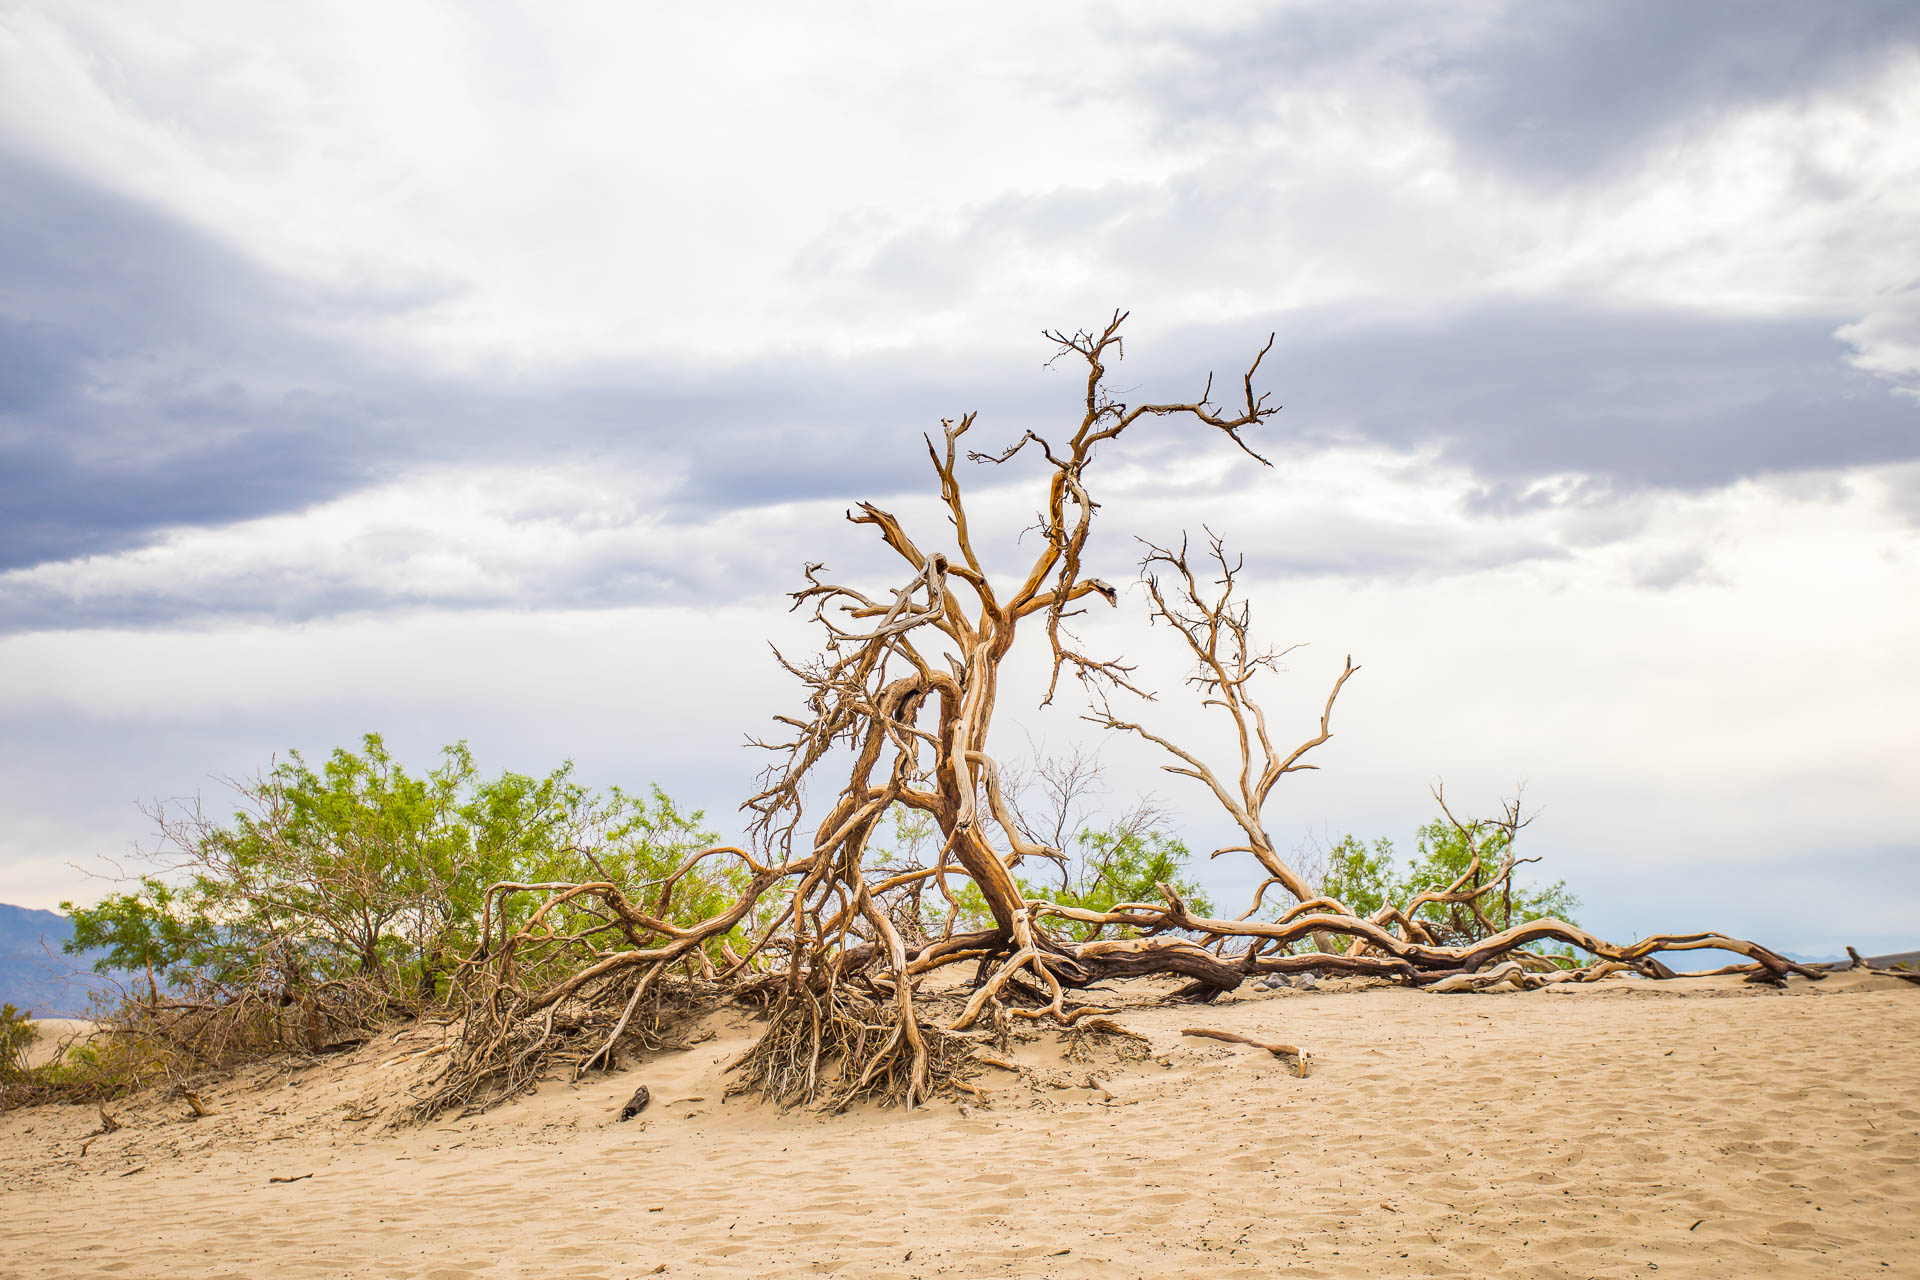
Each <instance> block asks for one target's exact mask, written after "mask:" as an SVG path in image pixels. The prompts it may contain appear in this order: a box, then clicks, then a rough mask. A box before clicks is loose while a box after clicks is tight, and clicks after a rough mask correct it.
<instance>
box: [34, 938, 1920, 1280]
mask: <svg viewBox="0 0 1920 1280" xmlns="http://www.w3.org/2000/svg"><path fill="white" fill-rule="evenodd" d="M1329 985H1330V986H1331V987H1336V988H1341V989H1326V990H1321V991H1315V992H1300V991H1282V992H1276V993H1265V992H1248V993H1246V994H1244V995H1238V996H1235V997H1232V998H1229V999H1227V1000H1224V1001H1222V1002H1221V1003H1220V1004H1218V1005H1216V1006H1214V1007H1211V1008H1201V1009H1196V1008H1194V1007H1193V1006H1185V1007H1171V1008H1170V1007H1155V1006H1146V1007H1137V1008H1129V1009H1127V1010H1125V1011H1124V1012H1123V1013H1122V1014H1121V1015H1120V1017H1121V1020H1122V1021H1123V1022H1124V1023H1126V1024H1127V1025H1129V1026H1131V1027H1133V1028H1135V1029H1137V1030H1138V1031H1140V1032H1142V1033H1144V1034H1145V1035H1146V1036H1147V1037H1148V1038H1149V1040H1150V1041H1151V1052H1150V1053H1149V1054H1147V1055H1145V1056H1136V1057H1133V1058H1131V1059H1129V1058H1123V1057H1121V1056H1118V1055H1115V1054H1112V1053H1105V1054H1103V1055H1102V1056H1101V1057H1100V1059H1099V1060H1098V1061H1096V1062H1094V1063H1086V1062H1070V1061H1067V1060H1066V1059H1065V1058H1064V1057H1063V1056H1062V1053H1061V1050H1060V1046H1059V1044H1058V1042H1057V1040H1055V1039H1053V1038H1052V1037H1048V1038H1045V1039H1042V1040H1039V1041H1035V1042H1031V1043H1023V1044H1021V1045H1019V1046H1018V1047H1017V1048H1016V1050H1015V1052H1014V1055H1013V1056H1014V1057H1015V1059H1016V1060H1017V1061H1018V1063H1019V1064H1020V1066H1021V1068H1022V1070H1021V1071H1020V1072H1019V1074H1018V1076H1017V1077H1016V1076H1015V1075H1014V1074H1012V1073H1008V1072H1005V1071H1001V1070H998V1069H993V1070H988V1071H987V1072H985V1073H984V1074H982V1075H981V1076H979V1077H978V1078H977V1081H976V1083H978V1084H979V1085H981V1086H982V1087H984V1088H986V1089H988V1090H989V1091H990V1094H991V1099H990V1101H989V1102H988V1103H987V1104H985V1105H982V1104H973V1105H969V1106H966V1107H964V1108H962V1107H958V1106H954V1105H950V1104H944V1103H943V1104H938V1105H936V1106H934V1107H933V1108H931V1109H929V1110H926V1111H922V1112H919V1113H913V1114H907V1113H902V1112H897V1111H880V1110H865V1111H860V1112H857V1113H854V1114H849V1115H844V1116H837V1117H827V1116H820V1115H815V1114H811V1113H804V1112H800V1113H781V1112H778V1111H776V1110H774V1109H772V1108H769V1107H766V1106H763V1105H759V1104H756V1103H749V1102H746V1101H743V1100H740V1099H733V1100H731V1101H723V1100H722V1095H723V1092H724V1089H725V1086H726V1082H727V1078H726V1076H725V1075H724V1065H725V1063H727V1062H728V1061H730V1060H731V1059H732V1058H733V1057H734V1056H735V1055H736V1054H737V1053H738V1052H739V1051H740V1050H741V1049H742V1048H744V1047H745V1046H746V1045H747V1044H748V1043H749V1042H750V1040H751V1038H752V1036H753V1034H754V1028H753V1025H752V1023H751V1022H750V1021H749V1020H747V1019H746V1018H745V1017H744V1016H741V1015H736V1014H731V1013H729V1014H726V1015H715V1016H714V1017H712V1018H710V1019H709V1020H708V1022H707V1025H706V1027H705V1030H706V1031H710V1032H712V1033H713V1038H712V1039H709V1040H706V1041H705V1042H703V1043H700V1044H697V1045H695V1046H694V1047H693V1048H691V1049H689V1050H687V1051H684V1052H679V1053H669V1054H663V1055H659V1056H656V1057H654V1058H652V1059H650V1060H646V1061H642V1062H640V1063H638V1064H635V1065H633V1066H632V1067H631V1068H630V1069H629V1070H626V1071H622V1072H618V1073H614V1074H612V1075H608V1076H599V1077H594V1078H591V1079H589V1080H587V1081H584V1082H582V1083H580V1084H579V1085H567V1084H564V1083H554V1084H549V1085H547V1086H545V1087H543V1088H542V1089H541V1091H540V1092H539V1093H538V1094H537V1095H535V1096H532V1097H530V1098H528V1099H525V1100H523V1101H521V1102H516V1103H514V1104H511V1105H509V1106H506V1107H502V1108H499V1109H497V1110H495V1111H493V1112H490V1113H488V1114H486V1115H483V1116H473V1117H466V1118H463V1119H447V1120H443V1121H441V1122H437V1123H433V1124H429V1125H425V1126H422V1127H416V1128H403V1129H391V1128H387V1127H384V1121H385V1119H386V1118H388V1117H389V1116H390V1115H391V1113H392V1109H393V1107H394V1106H395V1105H396V1102H397V1100H399V1099H401V1098H403V1097H404V1092H403V1089H402V1088H401V1086H403V1085H404V1084H405V1083H406V1082H407V1080H408V1079H410V1078H411V1077H412V1075H413V1074H414V1073H416V1072H419V1071H422V1070H425V1069H429V1068H430V1067H431V1064H432V1061H433V1057H434V1054H435V1053H436V1052H437V1051H438V1049H437V1046H438V1045H439V1044H440V1043H441V1042H442V1040H443V1038H444V1035H445V1032H444V1030H443V1029H440V1028H437V1027H432V1026H417V1027H412V1028H408V1029H405V1030H403V1031H402V1032H400V1033H398V1034H397V1035H389V1036H385V1037H382V1038H381V1039H380V1040H378V1041H376V1042H374V1043H371V1044H368V1045H365V1046H362V1047H361V1048H360V1049H358V1050H355V1051H353V1052H352V1053H350V1054H345V1055H340V1056H339V1057H337V1058H334V1059H331V1060H323V1061H322V1062H320V1063H319V1064H317V1065H314V1066H311V1067H307V1068H305V1069H290V1067H289V1066H288V1064H284V1063H283V1064H274V1065H271V1066H265V1067H261V1068H256V1069H254V1070H252V1071H250V1072H248V1073H244V1074H243V1075H242V1076H241V1077H238V1078H236V1079H234V1080H232V1081H229V1082H227V1083H225V1084H222V1085H218V1086H215V1087H212V1088H209V1089H207V1090H204V1091H202V1096H203V1098H205V1100H206V1101H207V1102H208V1103H209V1105H210V1106H211V1107H212V1109H213V1111H214V1114H213V1115H211V1116H209V1117H207V1118H205V1119H201V1120H196V1121H189V1120H186V1119H184V1118H183V1117H184V1113H185V1108H184V1105H183V1104H181V1103H179V1102H178V1101H177V1100H168V1099H165V1098H150V1099H144V1100H140V1101H138V1102H136V1103H133V1104H129V1105H127V1106H125V1107H122V1108H118V1109H116V1116H117V1117H118V1118H119V1119H121V1120H122V1121H123V1122H124V1123H125V1126H126V1127H125V1128H123V1129H122V1130H121V1131H119V1132H117V1133H114V1134H110V1135H105V1136H101V1137H97V1138H93V1139H92V1140H91V1142H90V1145H89V1148H88V1153H87V1154H86V1155H85V1156H84V1157H82V1156H80V1155H79V1154H78V1149H79V1146H80V1144H81V1143H82V1142H83V1141H86V1140H87V1134H88V1133H89V1132H90V1131H91V1130H93V1129H95V1128H97V1127H98V1120H97V1117H96V1116H95V1115H94V1113H93V1112H92V1111H91V1110H90V1109H82V1108H72V1107H60V1108H44V1109H37V1110H29V1111H23V1112H16V1113H13V1114H10V1115H6V1116H0V1207H3V1208H4V1212H5V1215H6V1220H7V1222H8V1224H9V1226H10V1228H11V1230H10V1231H9V1233H8V1234H9V1248H8V1253H7V1256H6V1257H5V1258H4V1259H0V1273H4V1274H7V1275H19V1276H23V1277H25V1276H34V1277H42V1276H44V1277H77V1276H99V1275H116V1276H160V1275H178V1274H180V1273H182V1272H185V1273H188V1274H193V1275H199V1276H232V1277H252V1276H259V1275H264V1274H269V1273H271V1274H273V1275H276V1276H291V1277H320V1276H383V1277H384V1276H393V1277H423V1278H431V1280H464V1278H465V1277H483V1276H484V1277H517V1276H529V1277H531V1276H563V1277H625V1276H640V1275H648V1274H664V1275H686V1276H707V1275H713V1276H730V1275H740V1276H747V1275H753V1276H761V1275H765V1276H812V1275H829V1274H831V1275H839V1276H926V1277H933V1276H1061V1277H1067V1276H1142V1277H1151V1276H1166V1275H1174V1274H1178V1275H1183V1276H1252V1275H1266V1274H1271V1273H1272V1272H1273V1271H1275V1270H1279V1269H1286V1270H1289V1271H1298V1272H1300V1273H1301V1274H1306V1275H1322V1276H1330V1277H1338V1276H1509V1275H1511V1276H1540V1277H1588V1276H1609V1277H1611V1276H1629V1275H1632V1276H1643V1275H1652V1274H1654V1273H1655V1272H1658V1273H1660V1274H1661V1275H1662V1276H1674V1275H1682V1276H1696V1275H1697V1276H1709V1275H1712V1276H1724V1275H1729V1274H1733V1275H1740V1274H1750V1275H1760V1274H1765V1275H1770V1276H1788V1277H1792V1276H1822V1277H1831V1276H1909V1277H1920V1072H1916V1071H1915V1070H1914V1068H1913V1063H1914V1061H1915V1060H1916V1057H1917V1056H1920V1055H1917V1054H1916V1050H1920V989H1916V988H1913V987H1909V986H1907V985H1905V984H1902V983H1900V982H1898V981H1897V980H1895V979H1891V978H1887V977H1880V976H1873V975H1866V974H1838V975H1835V976H1833V977H1831V978H1829V979H1828V980H1827V981H1825V982H1823V983H1818V984H1815V983H1808V982H1803V981H1800V980H1795V981H1794V982H1793V984H1792V986H1791V988H1790V989H1789V991H1788V992H1786V993H1784V994H1783V993H1778V992H1773V991H1769V990H1765V989H1757V988H1752V987H1747V986H1744V985H1742V984H1740V983H1738V982H1737V981H1736V980H1730V979H1687V980H1681V981H1678V982H1673V983H1660V984H1655V983H1646V982H1641V981H1637V980H1624V979H1616V980H1612V981H1609V982H1605V983H1601V984H1596V985H1595V986H1593V987H1585V988H1570V987H1560V988H1551V989H1548V990H1544V991H1539V992H1532V993H1525V994H1520V993H1511V994H1482V995H1457V996H1437V995H1432V994H1429V993H1423V992H1415V991H1407V990H1402V989H1398V988H1392V987H1386V986H1376V985H1368V984H1329ZM1356 987H1357V988H1359V989H1353V988H1356ZM1193 1025H1208V1026H1216V1027H1221V1028H1225V1029H1229V1030H1234V1031H1239V1032H1242V1033H1244V1034H1249V1035H1254V1036H1256V1037H1262V1038H1269V1039H1283V1040H1288V1041H1292V1042H1295V1043H1299V1044H1301V1045H1304V1046H1306V1047H1307V1048H1308V1049H1309V1050H1310V1051H1311V1052H1312V1054H1313V1063H1314V1066H1313V1072H1312V1074H1311V1075H1309V1076H1308V1077H1307V1078H1306V1079H1304V1080H1302V1079H1298V1078H1296V1077H1295V1075H1294V1072H1293V1068H1292V1066H1291V1064H1289V1063H1287V1062H1284V1061H1281V1060H1276V1059H1274V1058H1272V1057H1270V1056H1268V1055H1267V1054H1265V1053H1262V1052H1260V1051H1258V1050H1255V1049H1249V1048H1244V1047H1239V1046H1230V1045H1226V1044H1219V1043H1215V1042H1211V1041H1200V1040H1194V1039H1190V1038H1186V1037H1182V1036H1181V1035H1180V1034H1179V1029H1180V1028H1181V1027H1184V1026H1193ZM1090 1074H1091V1075H1092V1076H1093V1079H1091V1080H1089V1078H1088V1077H1089V1075H1090ZM642 1082H644V1083H646V1084H648V1086H649V1087H650V1089H651V1090H652V1092H653V1095H654V1098H655V1101H654V1103H653V1104H652V1105H651V1106H650V1107H649V1108H648V1110H647V1111H646V1112H645V1113H644V1114H643V1115H642V1116H641V1117H640V1118H638V1119H636V1120H634V1121H631V1122H628V1123H624V1124H622V1123H618V1122H617V1121H615V1119H614V1116H615V1113H616V1111H617V1109H618V1107H619V1105H620V1103H621V1102H622V1101H623V1100H624V1099H625V1098H626V1097H627V1095H628V1094H629V1093H630V1092H631V1091H632V1090H633V1087H634V1086H635V1085H636V1084H638V1083H642ZM304 1175H311V1176H304ZM274 1178H298V1179H300V1180H299V1181H293V1182H274V1181H271V1179H274Z"/></svg>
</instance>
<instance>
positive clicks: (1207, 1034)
mask: <svg viewBox="0 0 1920 1280" xmlns="http://www.w3.org/2000/svg"><path fill="white" fill-rule="evenodd" d="M1180 1034H1181V1035H1183V1036H1199V1037H1200V1038H1201V1039H1203V1040H1224V1041H1226V1042H1227V1043H1228V1044H1244V1045H1251V1046H1252V1047H1253V1048H1255V1049H1265V1050H1266V1051H1267V1052H1268V1053H1270V1054H1272V1055H1273V1056H1274V1057H1276V1058H1292V1059H1293V1066H1294V1073H1295V1074H1296V1075H1298V1076H1300V1077H1301V1078H1302V1079H1305V1078H1306V1074H1307V1051H1306V1050H1305V1049H1302V1048H1300V1047H1299V1046H1298V1045H1291V1044H1270V1043H1268V1042H1267V1041H1265V1040H1255V1039H1254V1038H1253V1037H1252V1036H1243V1035H1240V1034H1239V1033H1238V1032H1234V1031H1215V1030H1214V1029H1213V1028H1211V1027H1182V1028H1181V1030H1180Z"/></svg>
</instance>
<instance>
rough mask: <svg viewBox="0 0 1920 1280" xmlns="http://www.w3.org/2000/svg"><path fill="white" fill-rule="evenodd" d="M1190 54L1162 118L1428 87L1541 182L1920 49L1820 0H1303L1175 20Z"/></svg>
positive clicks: (1470, 134)
mask: <svg viewBox="0 0 1920 1280" xmlns="http://www.w3.org/2000/svg"><path fill="white" fill-rule="evenodd" d="M1160 34H1162V36H1163V37H1166V38H1170V39H1171V40H1173V41H1174V42H1176V45H1177V47H1178V48H1179V50H1180V56H1178V57H1175V58H1172V59H1169V60H1167V61H1166V62H1165V63H1164V64H1163V65H1162V66H1161V67H1159V68H1158V69H1157V71H1156V74H1155V75H1154V76H1153V77H1152V79H1151V81H1150V84H1151V85H1152V88H1153V91H1154V94H1155V96H1156V100H1157V101H1158V103H1159V104H1160V118H1161V126H1162V128H1163V129H1165V130H1167V131H1168V132H1169V133H1171V134H1172V135H1174V136H1176V137H1183V136H1184V137H1191V135H1192V134H1193V133H1194V132H1195V131H1196V130H1200V129H1212V130H1219V129H1228V130H1230V131H1233V132H1239V133H1248V132H1253V131H1256V130H1258V129H1259V128H1260V127H1261V126H1263V125H1266V124H1269V123H1271V122H1274V121H1275V120H1276V118H1277V119H1279V120H1287V119H1288V118H1289V117H1290V115H1291V110H1292V108H1291V104H1290V103H1289V102H1288V95H1289V94H1290V93H1291V92H1292V91H1294V90H1296V89H1298V88H1300V87H1302V86H1305V87H1306V88H1308V89H1318V88H1320V87H1322V86H1323V85H1326V84H1329V83H1332V84H1340V83H1344V84H1347V85H1352V86H1357V87H1358V88H1359V89H1360V91H1361V92H1362V94H1363V95H1364V96H1365V97H1370V98H1371V99H1372V100H1373V102H1374V103H1375V104H1377V105H1376V109H1378V110H1383V111H1389V112H1391V111H1394V110H1395V109H1396V108H1400V107H1403V106H1404V105H1406V103H1405V94H1406V91H1407V90H1408V89H1411V90H1412V91H1413V93H1414V94H1415V95H1416V100H1417V101H1418V102H1419V103H1420V104H1421V106H1422V107H1423V109H1424V111H1425V112H1426V113H1427V114H1428V115H1429V116H1430V118H1431V119H1432V120H1433V122H1434V123H1435V125H1437V127H1438V128H1439V129H1440V130H1441V131H1442V132H1443V133H1444V135H1445V136H1446V137H1447V139H1449V140H1450V141H1451V142H1452V143H1453V144H1454V145H1455V146H1457V147H1459V148H1461V149H1462V150H1463V151H1464V152H1466V153H1467V154H1468V155H1469V156H1471V157H1473V158H1474V159H1476V160H1479V161H1482V162H1485V163H1488V164H1490V165H1493V166H1495V167H1497V168H1498V169H1500V170H1501V171H1503V172H1504V173H1506V174H1508V175H1511V176H1515V177H1518V178H1522V179H1524V180H1527V181H1534V182H1550V183H1562V182H1572V181H1592V180H1594V179H1597V178H1601V177H1605V176H1617V175H1618V174H1619V173H1620V172H1621V171H1623V170H1624V169H1626V168H1628V167H1630V166H1632V165H1633V164H1635V163H1637V162H1639V161H1641V160H1643V159H1644V158H1645V156H1646V153H1647V150H1648V148H1649V147H1650V146H1652V145H1653V144H1654V143H1655V142H1657V141H1659V140H1661V139H1663V138H1664V137H1666V136H1668V135H1671V134H1673V133H1675V132H1688V131H1697V130H1700V129H1702V128H1707V127H1711V126H1712V125H1714V124H1717V123H1718V122H1719V121H1720V119H1721V118H1722V117H1723V116H1725V115H1726V114H1728V113H1733V112H1738V111H1741V110H1744V109H1748V108H1751V107H1754V106H1759V105H1764V104H1767V103H1772V102H1778V101H1782V100H1788V99H1796V98H1802V97H1805V96H1807V95H1809V94H1814V93H1818V92H1821V91H1824V90H1828V89H1831V88H1834V87H1836V86H1843V85H1846V84H1847V83H1848V82H1850V81H1854V80H1857V79H1859V78H1862V77H1864V76H1866V75H1868V74H1870V73H1871V72H1872V71H1873V70H1875V69H1877V68H1878V67H1880V66H1883V65H1884V64H1885V63H1886V62H1888V61H1889V60H1890V59H1892V58H1894V57H1896V56H1898V55H1899V53H1900V52H1901V51H1902V50H1906V51H1911V50H1913V49H1914V48H1915V47H1916V45H1920V13H1917V12H1916V11H1915V10H1914V8H1913V6H1912V5H1910V4H1905V3H1902V0H1878V2H1863V3H1858V4H1848V5H1805V4H1796V3H1793V0H1707V2H1704V3H1698V4H1686V5H1673V4H1667V3H1662V0H1620V2H1618V3H1610V4H1604V5H1590V4H1580V3H1576V2H1574V0H1545V2H1534V0H1518V2H1514V3H1504V4H1496V5H1492V6H1483V7H1478V8H1453V9H1441V10H1437V9H1434V8H1432V7H1423V8H1420V9H1409V8H1408V7H1407V6H1405V5H1397V4H1391V3H1379V2H1374V3H1366V2H1359V3H1347V4H1339V5H1312V4H1307V5H1287V6H1282V7H1277V8H1274V9H1271V10H1267V11H1263V12H1260V13H1259V14H1258V15H1257V16H1254V17H1252V18H1249V19H1247V20H1245V21H1240V22H1235V21H1232V20H1224V21H1219V22H1201V23H1196V24H1193V25H1177V26H1171V28H1170V29H1169V28H1165V27H1163V28H1162V29H1161V32H1160Z"/></svg>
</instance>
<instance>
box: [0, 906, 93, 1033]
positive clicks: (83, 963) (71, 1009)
mask: <svg viewBox="0 0 1920 1280" xmlns="http://www.w3.org/2000/svg"><path fill="white" fill-rule="evenodd" d="M72 936H73V925H72V923H71V922H70V921H69V920H68V919H67V918H66V917H65V916H63V915H61V914H59V913H58V912H55V911H35V910H33V909H31V908H29V907H10V906H8V905H7V904H6V903H4V902H0V1004H10V1005H12V1006H13V1007H14V1008H16V1009H21V1010H30V1011H32V1012H33V1013H34V1014H35V1015H36V1016H38V1017H42V1018H55V1017H62V1016H66V1017H73V1016H76V1015H79V1014H83V1013H85V1012H86V1011H87V1003H88V1001H89V999H90V998H91V996H92V993H93V992H94V991H96V990H98V989H101V988H103V987H105V986H106V985H107V984H106V982H105V980H104V979H102V978H101V977H100V976H99V975H98V974H95V973H94V972H93V971H92V968H91V966H92V964H93V961H92V959H91V958H90V957H87V956H70V955H65V954H63V953H62V952H61V950H60V947H61V945H62V944H63V943H65V942H66V941H67V939H69V938H71V937H72Z"/></svg>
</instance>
